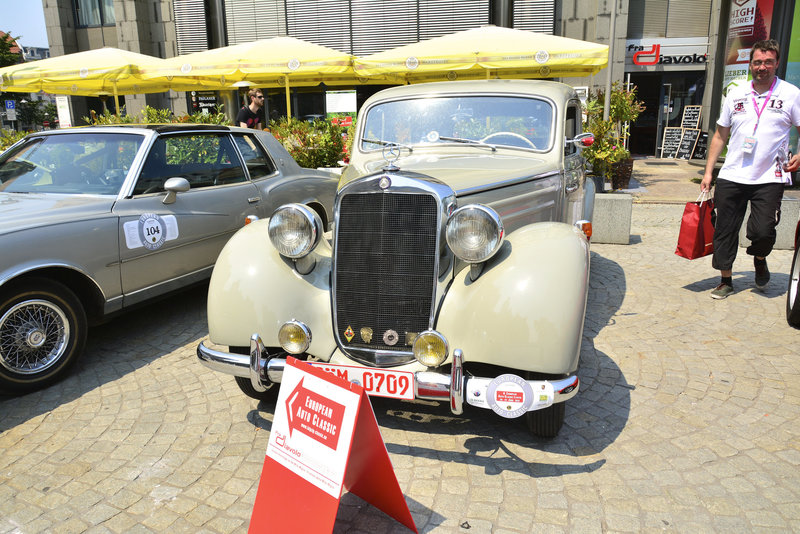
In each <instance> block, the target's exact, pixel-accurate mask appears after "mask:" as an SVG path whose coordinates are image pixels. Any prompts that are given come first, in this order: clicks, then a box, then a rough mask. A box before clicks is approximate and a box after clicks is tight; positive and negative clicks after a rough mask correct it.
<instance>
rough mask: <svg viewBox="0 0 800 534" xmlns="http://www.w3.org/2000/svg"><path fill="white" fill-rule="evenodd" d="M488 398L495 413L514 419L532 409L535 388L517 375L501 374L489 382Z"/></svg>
mask: <svg viewBox="0 0 800 534" xmlns="http://www.w3.org/2000/svg"><path fill="white" fill-rule="evenodd" d="M486 400H487V401H488V403H489V407H490V408H491V409H492V411H493V412H494V413H496V414H497V415H500V416H502V417H506V418H508V419H513V418H515V417H520V416H521V415H523V414H524V413H525V412H527V411H528V410H530V408H531V406H532V405H533V388H531V385H530V384H529V383H528V382H527V381H525V380H524V379H523V378H520V377H519V376H517V375H512V374H505V375H500V376H498V377H497V378H495V379H494V380H492V381H491V382H489V386H488V387H487V388H486Z"/></svg>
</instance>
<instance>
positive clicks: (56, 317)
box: [0, 299, 70, 374]
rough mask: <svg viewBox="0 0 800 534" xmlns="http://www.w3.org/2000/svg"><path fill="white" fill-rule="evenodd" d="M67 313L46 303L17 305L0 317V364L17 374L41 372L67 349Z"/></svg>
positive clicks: (68, 332)
mask: <svg viewBox="0 0 800 534" xmlns="http://www.w3.org/2000/svg"><path fill="white" fill-rule="evenodd" d="M69 336H70V329H69V321H68V320H67V316H66V314H65V313H64V312H63V310H61V308H59V307H58V306H56V305H55V304H53V303H52V302H49V301H47V300H41V299H33V300H26V301H23V302H19V303H17V304H15V305H14V306H12V307H11V308H9V309H8V311H6V312H5V313H4V314H3V316H2V317H0V365H1V366H3V367H5V368H6V369H8V370H9V371H12V372H14V373H18V374H34V373H40V372H42V371H44V370H46V369H47V368H49V367H51V366H52V365H54V364H55V363H56V362H58V361H59V360H60V359H61V357H62V356H63V355H64V353H65V352H66V350H67V344H68V342H69Z"/></svg>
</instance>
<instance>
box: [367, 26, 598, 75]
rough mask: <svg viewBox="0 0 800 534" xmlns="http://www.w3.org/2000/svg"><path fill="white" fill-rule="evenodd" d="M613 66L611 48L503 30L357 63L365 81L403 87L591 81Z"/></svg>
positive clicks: (487, 29)
mask: <svg viewBox="0 0 800 534" xmlns="http://www.w3.org/2000/svg"><path fill="white" fill-rule="evenodd" d="M607 64H608V46H606V45H601V44H597V43H590V42H587V41H580V40H577V39H569V38H567V37H559V36H555V35H547V34H542V33H535V32H530V31H525V30H514V29H511V28H502V27H498V26H482V27H480V28H475V29H472V30H465V31H461V32H456V33H452V34H449V35H444V36H442V37H435V38H433V39H429V40H426V41H420V42H418V43H414V44H410V45H405V46H400V47H397V48H394V49H391V50H387V51H385V52H379V53H377V54H372V55H369V56H365V57H357V58H355V59H354V60H353V67H354V70H355V73H356V74H357V75H359V76H366V77H369V76H386V77H389V78H390V79H394V80H395V81H398V82H402V83H416V82H424V81H433V80H448V79H449V80H455V79H459V80H463V79H476V78H490V77H492V76H496V77H499V78H553V77H557V76H587V75H590V74H596V73H597V72H598V71H599V70H600V69H602V68H603V67H605V66H606V65H607Z"/></svg>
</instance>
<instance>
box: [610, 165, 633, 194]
mask: <svg viewBox="0 0 800 534" xmlns="http://www.w3.org/2000/svg"><path fill="white" fill-rule="evenodd" d="M631 174H633V158H628V159H623V160H621V161H618V162H616V163H614V164H612V165H611V187H612V188H613V189H615V190H616V189H628V185H629V184H630V182H631Z"/></svg>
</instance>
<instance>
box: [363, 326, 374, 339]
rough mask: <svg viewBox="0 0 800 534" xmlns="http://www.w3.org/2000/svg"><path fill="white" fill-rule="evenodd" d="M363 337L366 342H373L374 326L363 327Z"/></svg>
mask: <svg viewBox="0 0 800 534" xmlns="http://www.w3.org/2000/svg"><path fill="white" fill-rule="evenodd" d="M361 339H362V341H364V343H371V342H372V328H369V327H367V326H365V327H364V328H362V329H361Z"/></svg>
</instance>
